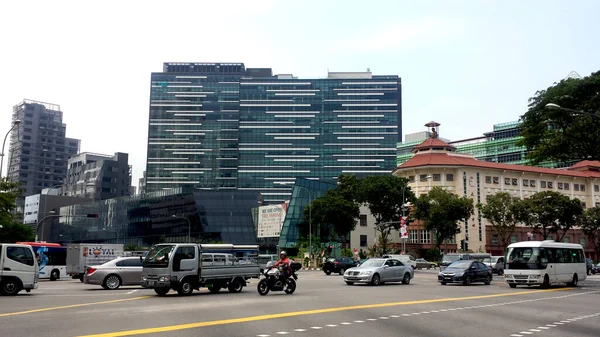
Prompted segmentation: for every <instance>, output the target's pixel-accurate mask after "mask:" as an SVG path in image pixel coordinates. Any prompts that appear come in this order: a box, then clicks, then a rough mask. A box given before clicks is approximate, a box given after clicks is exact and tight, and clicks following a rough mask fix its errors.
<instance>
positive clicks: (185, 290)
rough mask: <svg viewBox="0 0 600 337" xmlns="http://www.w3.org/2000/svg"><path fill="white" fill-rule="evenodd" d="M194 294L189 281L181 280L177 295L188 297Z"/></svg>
mask: <svg viewBox="0 0 600 337" xmlns="http://www.w3.org/2000/svg"><path fill="white" fill-rule="evenodd" d="M193 292H194V287H193V286H192V283H191V282H190V280H189V279H183V281H181V283H179V287H177V293H178V294H179V295H181V296H188V295H191V294H192V293H193Z"/></svg>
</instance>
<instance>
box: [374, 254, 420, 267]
mask: <svg viewBox="0 0 600 337" xmlns="http://www.w3.org/2000/svg"><path fill="white" fill-rule="evenodd" d="M382 258H384V259H396V260H398V261H400V262H402V263H404V264H407V265H409V266H411V267H412V269H415V268H417V260H416V259H415V258H414V257H413V256H412V255H404V254H402V255H396V254H386V255H384V256H382Z"/></svg>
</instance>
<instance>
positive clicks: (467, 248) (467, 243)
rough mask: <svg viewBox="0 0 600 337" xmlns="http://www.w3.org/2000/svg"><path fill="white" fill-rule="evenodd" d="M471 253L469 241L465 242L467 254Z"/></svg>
mask: <svg viewBox="0 0 600 337" xmlns="http://www.w3.org/2000/svg"><path fill="white" fill-rule="evenodd" d="M468 251H469V241H467V240H465V252H468Z"/></svg>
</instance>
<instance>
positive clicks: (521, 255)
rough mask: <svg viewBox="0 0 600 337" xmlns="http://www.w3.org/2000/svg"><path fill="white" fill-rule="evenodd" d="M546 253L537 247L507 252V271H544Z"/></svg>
mask: <svg viewBox="0 0 600 337" xmlns="http://www.w3.org/2000/svg"><path fill="white" fill-rule="evenodd" d="M547 263H548V260H547V257H546V252H545V250H544V249H543V248H542V249H540V248H537V247H516V248H511V249H510V250H509V251H508V268H509V269H546V264H547Z"/></svg>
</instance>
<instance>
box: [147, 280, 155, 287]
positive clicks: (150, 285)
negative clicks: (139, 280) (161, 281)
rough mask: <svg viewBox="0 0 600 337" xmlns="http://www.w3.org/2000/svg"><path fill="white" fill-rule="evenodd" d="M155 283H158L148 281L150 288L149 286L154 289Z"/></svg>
mask: <svg viewBox="0 0 600 337" xmlns="http://www.w3.org/2000/svg"><path fill="white" fill-rule="evenodd" d="M155 283H156V282H154V281H148V286H149V287H154V284H155Z"/></svg>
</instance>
